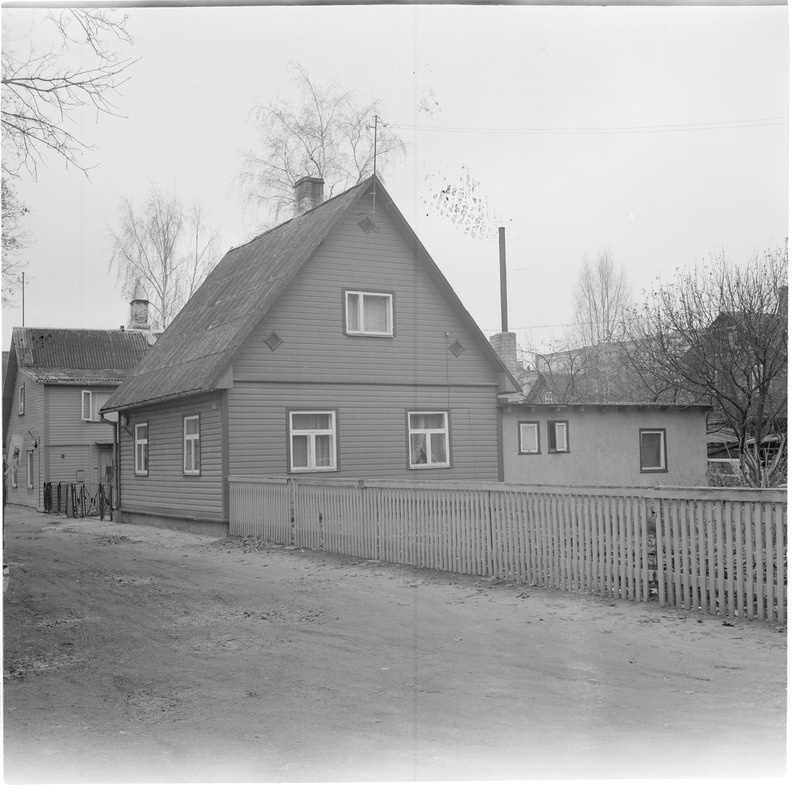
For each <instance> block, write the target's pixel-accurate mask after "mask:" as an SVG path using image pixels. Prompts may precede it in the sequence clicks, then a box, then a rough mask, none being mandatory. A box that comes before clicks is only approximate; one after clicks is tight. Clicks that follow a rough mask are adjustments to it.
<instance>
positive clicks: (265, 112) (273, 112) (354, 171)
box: [239, 64, 405, 220]
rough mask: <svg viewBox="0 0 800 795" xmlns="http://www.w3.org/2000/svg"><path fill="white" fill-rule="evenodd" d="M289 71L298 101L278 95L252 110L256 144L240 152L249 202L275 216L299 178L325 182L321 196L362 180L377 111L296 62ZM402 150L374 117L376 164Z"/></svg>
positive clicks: (288, 202) (287, 204) (286, 207)
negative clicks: (319, 80) (315, 78)
mask: <svg viewBox="0 0 800 795" xmlns="http://www.w3.org/2000/svg"><path fill="white" fill-rule="evenodd" d="M292 69H293V72H294V81H295V84H296V86H297V89H298V99H297V100H296V101H294V102H290V101H289V100H287V99H286V98H279V99H277V100H275V101H273V102H271V103H270V104H269V105H262V106H258V107H256V108H254V109H253V111H252V114H251V115H252V117H253V119H254V120H255V123H256V125H257V126H258V128H259V131H260V136H261V144H260V147H259V149H258V150H257V151H251V152H247V153H245V155H244V164H243V167H242V171H241V172H240V175H239V177H240V180H241V183H242V186H243V188H244V191H245V195H246V198H247V200H248V202H250V203H251V204H253V205H255V206H256V207H263V208H265V209H267V210H268V211H269V212H270V214H271V216H272V217H273V219H275V220H277V219H278V218H280V217H281V216H282V215H286V214H288V213H289V212H291V209H292V207H293V204H294V192H293V187H294V184H295V183H296V182H297V181H298V180H299V179H301V178H302V177H319V178H321V179H323V180H325V197H326V198H330V197H331V196H333V195H335V194H337V193H339V192H341V191H342V190H345V189H346V188H348V187H350V186H352V185H355V184H357V183H358V182H360V181H361V180H363V179H364V178H366V177H367V176H368V175H369V174H370V173H371V171H372V163H373V151H374V150H376V147H375V133H374V117H375V116H376V115H378V116H379V115H380V103H378V101H377V100H374V99H373V100H371V101H369V102H366V103H360V102H359V101H358V100H357V99H356V97H355V95H354V94H353V93H352V92H350V91H346V90H344V89H342V88H341V87H340V86H338V85H336V84H335V83H332V82H329V83H327V84H326V85H324V86H323V85H318V84H316V83H314V82H313V81H312V80H311V77H310V76H309V74H308V72H307V71H306V70H305V69H304V68H303V67H302V66H300V65H299V64H293V65H292ZM368 127H370V128H371V129H370V130H367V128H368ZM404 154H405V143H404V141H403V140H402V139H401V138H400V137H399V135H397V134H396V133H395V132H394V129H393V128H392V126H391V125H387V124H385V123H383V122H381V121H380V120H379V122H378V131H377V156H378V158H379V165H382V166H386V165H387V163H388V162H390V161H391V160H392V159H394V158H395V157H398V156H401V155H404Z"/></svg>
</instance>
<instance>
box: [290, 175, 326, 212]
mask: <svg viewBox="0 0 800 795" xmlns="http://www.w3.org/2000/svg"><path fill="white" fill-rule="evenodd" d="M324 187H325V180H323V179H320V178H319V177H303V178H302V179H298V180H297V182H295V183H294V214H295V215H302V214H303V213H305V212H307V211H308V210H313V209H314V208H315V207H316V206H317V205H318V204H322V196H323V188H324Z"/></svg>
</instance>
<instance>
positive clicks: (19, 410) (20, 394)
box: [17, 384, 25, 417]
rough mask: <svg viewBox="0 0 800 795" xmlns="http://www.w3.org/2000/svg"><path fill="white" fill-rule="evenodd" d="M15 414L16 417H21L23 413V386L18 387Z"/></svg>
mask: <svg viewBox="0 0 800 795" xmlns="http://www.w3.org/2000/svg"><path fill="white" fill-rule="evenodd" d="M17 402H18V404H19V405H18V406H17V414H18V416H20V417H21V416H22V415H23V414H24V413H25V384H20V385H19V390H18V391H17Z"/></svg>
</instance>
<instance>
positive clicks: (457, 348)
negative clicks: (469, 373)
mask: <svg viewBox="0 0 800 795" xmlns="http://www.w3.org/2000/svg"><path fill="white" fill-rule="evenodd" d="M449 348H450V353H452V354H453V356H455V357H456V359H457V358H458V357H459V356H461V354H462V353H464V351H465V350H466V348H465V347H464V346H463V345H462V344H461V343H460V342H459V341H458V340H456V341H455V342H453V343H452V344H451V345H450V346H449Z"/></svg>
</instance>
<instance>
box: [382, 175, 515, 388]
mask: <svg viewBox="0 0 800 795" xmlns="http://www.w3.org/2000/svg"><path fill="white" fill-rule="evenodd" d="M374 179H375V182H376V183H377V185H378V188H379V189H380V191H381V193H382V197H383V200H384V205H385V207H386V211H387V212H388V213H389V215H390V216H391V217H392V220H393V221H394V222H395V223H396V224H397V228H398V230H399V231H400V234H401V235H402V236H403V237H404V238H405V240H406V242H407V243H408V244H409V246H411V249H412V251H413V252H414V253H415V254H416V255H418V258H419V261H420V264H421V265H422V266H423V267H424V268H425V270H426V271H427V273H428V275H429V276H430V277H431V278H432V279H433V281H434V283H435V284H436V286H437V287H438V288H439V289H440V290H441V291H442V293H443V294H444V296H445V298H446V299H447V301H448V302H449V303H450V305H451V306H452V307H453V310H454V311H455V312H456V314H457V315H458V316H459V318H460V319H461V321H462V322H463V323H464V324H465V325H466V326H467V328H468V329H469V330H470V331H471V332H472V334H473V336H474V337H475V339H476V340H477V341H478V345H479V346H480V348H481V350H482V351H483V353H484V355H485V356H486V357H487V358H488V359H489V361H490V362H491V363H492V365H493V367H494V369H495V370H496V371H497V372H499V373H502V374H503V375H505V376H506V377H507V378H508V379H509V382H510V383H511V384H512V386H513V387H515V388H516V391H520V392H521V391H522V388H521V387H520V385H519V384H518V383H517V380H516V379H515V378H514V376H513V374H512V373H511V371H510V370H509V369H508V367H506V364H505V362H504V361H503V360H502V359H501V358H500V355H499V354H498V353H497V351H496V350H495V349H494V348H493V347H492V343H491V342H489V340H488V339H486V335H485V334H484V333H483V331H481V329H480V327H479V326H478V324H477V323H476V322H475V319H474V318H473V317H472V315H471V314H470V313H469V311H468V310H467V308H466V307H465V306H464V304H463V303H462V301H461V299H460V298H459V297H458V293H456V291H455V290H454V289H453V287H452V285H451V284H450V282H449V281H447V277H446V276H445V275H444V273H442V271H441V269H440V268H439V266H438V265H437V264H436V262H435V260H434V259H433V257H432V256H431V255H430V254H429V253H428V250H427V249H426V248H425V246H424V245H423V244H422V241H421V240H420V239H419V237H417V233H416V232H415V231H414V230H413V229H412V228H411V224H409V223H408V221H406V219H405V217H404V216H403V214H402V213H401V212H400V210H399V208H398V207H397V205H396V204H395V203H394V201H393V200H392V198H391V196H389V193H388V191H387V190H386V188H385V187H384V186H383V183H382V182H381V181H380V179H378V178H377V177H375V178H374Z"/></svg>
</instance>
